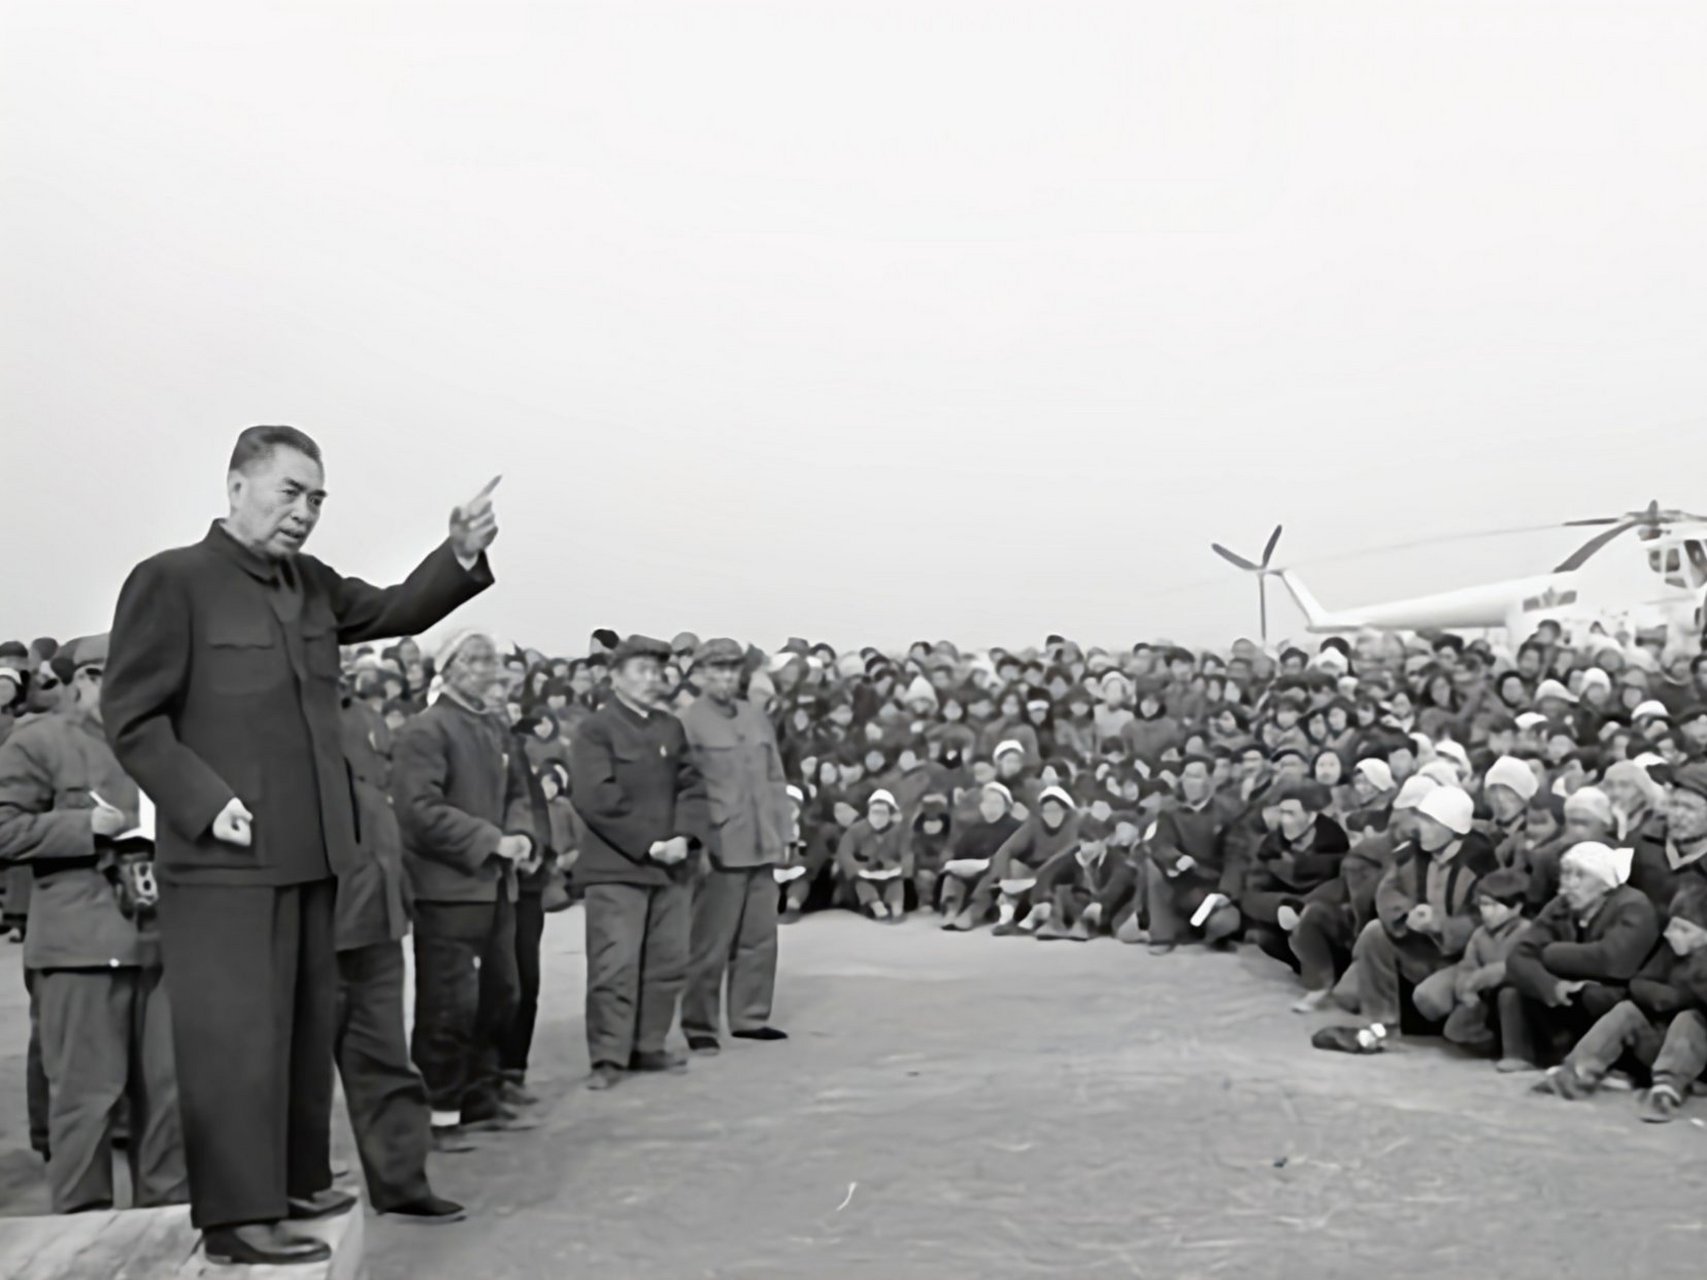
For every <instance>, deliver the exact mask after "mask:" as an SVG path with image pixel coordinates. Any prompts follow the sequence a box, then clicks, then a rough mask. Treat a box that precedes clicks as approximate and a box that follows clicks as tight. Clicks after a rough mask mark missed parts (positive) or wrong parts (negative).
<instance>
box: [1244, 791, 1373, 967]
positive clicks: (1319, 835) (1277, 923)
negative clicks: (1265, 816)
mask: <svg viewBox="0 0 1707 1280" xmlns="http://www.w3.org/2000/svg"><path fill="white" fill-rule="evenodd" d="M1277 799H1278V802H1279V803H1278V805H1277V813H1276V815H1275V827H1274V829H1273V830H1272V831H1270V832H1269V833H1268V835H1267V836H1265V837H1264V838H1263V841H1262V843H1261V844H1260V845H1258V846H1257V852H1256V857H1255V858H1254V859H1253V860H1252V862H1251V865H1250V867H1249V868H1248V869H1247V870H1246V872H1245V877H1244V884H1243V885H1242V886H1241V891H1240V894H1239V914H1240V915H1241V916H1242V917H1243V918H1244V921H1245V940H1246V941H1247V942H1254V943H1256V945H1257V946H1258V947H1260V948H1261V949H1262V951H1263V953H1264V954H1265V955H1268V956H1270V957H1272V958H1274V959H1276V960H1279V961H1280V962H1281V963H1282V964H1285V965H1287V966H1288V967H1290V968H1293V969H1296V968H1297V967H1298V961H1297V960H1296V959H1295V958H1294V956H1293V954H1292V946H1291V943H1290V940H1289V938H1290V935H1291V933H1292V931H1293V929H1295V928H1296V927H1297V925H1298V919H1299V917H1300V915H1302V913H1303V911H1304V909H1305V907H1306V906H1308V905H1310V904H1312V903H1315V902H1324V903H1326V902H1336V901H1343V900H1344V897H1345V893H1344V883H1343V882H1342V881H1341V880H1340V879H1339V871H1340V859H1341V858H1343V857H1344V856H1345V851H1346V848H1347V844H1348V842H1347V840H1346V834H1345V829H1344V828H1343V827H1341V826H1340V824H1339V823H1338V822H1336V821H1335V820H1334V819H1333V818H1332V817H1331V816H1330V815H1329V813H1328V809H1329V808H1330V807H1331V806H1332V804H1333V795H1332V793H1331V792H1330V791H1329V790H1328V788H1327V787H1325V786H1323V785H1322V784H1321V783H1319V782H1297V783H1293V784H1292V785H1291V786H1290V787H1288V788H1286V789H1285V790H1284V791H1282V792H1281V793H1280V795H1279V796H1278V797H1277Z"/></svg>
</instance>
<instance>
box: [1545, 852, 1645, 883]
mask: <svg viewBox="0 0 1707 1280" xmlns="http://www.w3.org/2000/svg"><path fill="white" fill-rule="evenodd" d="M1634 857H1635V852H1634V850H1631V849H1614V848H1613V847H1612V846H1611V845H1605V844H1601V843H1600V841H1598V840H1585V841H1583V842H1582V843H1581V844H1574V845H1572V846H1571V848H1570V851H1569V852H1568V853H1566V854H1565V856H1564V859H1563V862H1562V863H1561V865H1566V864H1568V865H1570V866H1573V867H1575V868H1576V869H1577V870H1578V871H1581V872H1582V873H1583V874H1584V875H1588V876H1593V877H1594V878H1595V879H1596V880H1598V881H1600V882H1601V883H1602V884H1604V885H1605V886H1606V887H1607V888H1608V889H1616V888H1618V886H1619V885H1621V884H1623V883H1624V882H1625V881H1626V880H1628V879H1629V878H1630V863H1631V860H1632V859H1633V858H1634Z"/></svg>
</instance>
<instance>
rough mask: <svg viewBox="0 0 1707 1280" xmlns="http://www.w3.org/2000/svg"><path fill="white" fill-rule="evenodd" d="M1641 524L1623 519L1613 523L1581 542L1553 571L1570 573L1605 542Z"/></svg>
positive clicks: (1579, 566) (1638, 521) (1583, 563)
mask: <svg viewBox="0 0 1707 1280" xmlns="http://www.w3.org/2000/svg"><path fill="white" fill-rule="evenodd" d="M1641 525H1642V521H1640V520H1625V521H1622V522H1620V523H1618V524H1615V525H1613V526H1612V528H1610V529H1608V530H1606V531H1605V532H1604V533H1597V534H1595V535H1594V537H1592V538H1590V539H1589V540H1588V541H1587V542H1585V543H1583V544H1582V546H1580V547H1578V548H1577V549H1576V550H1575V551H1573V552H1571V554H1570V555H1569V556H1568V557H1567V558H1566V559H1564V560H1562V561H1560V562H1559V565H1558V567H1557V568H1555V569H1554V570H1553V572H1554V573H1571V572H1574V571H1575V570H1577V569H1580V568H1582V567H1583V565H1585V564H1587V563H1588V560H1589V557H1590V556H1592V555H1594V553H1595V552H1597V551H1599V550H1600V549H1601V548H1602V547H1604V546H1605V545H1606V544H1607V543H1609V542H1611V541H1612V540H1613V539H1614V538H1616V537H1618V535H1619V534H1622V533H1626V532H1628V531H1629V530H1631V529H1636V528H1640V527H1641Z"/></svg>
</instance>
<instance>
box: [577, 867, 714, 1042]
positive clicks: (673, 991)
mask: <svg viewBox="0 0 1707 1280" xmlns="http://www.w3.org/2000/svg"><path fill="white" fill-rule="evenodd" d="M586 909H587V1056H588V1058H589V1059H590V1060H591V1062H592V1064H593V1065H594V1066H595V1067H596V1066H599V1065H601V1064H602V1065H606V1066H612V1067H627V1066H628V1063H629V1059H630V1058H631V1057H633V1055H634V1054H636V1053H656V1052H658V1051H659V1050H661V1049H663V1047H664V1038H665V1037H666V1036H668V1035H669V1034H670V1024H671V1023H673V1022H674V1021H675V1019H676V1001H677V1000H678V999H679V998H680V997H681V994H682V986H683V984H684V983H685V981H686V979H687V967H688V948H689V939H690V937H691V928H692V926H691V923H690V921H691V920H692V915H693V913H692V906H691V902H690V899H689V896H688V887H687V886H686V885H681V884H670V885H663V886H661V887H658V888H644V887H641V886H639V885H629V884H592V885H588V886H587V908H586Z"/></svg>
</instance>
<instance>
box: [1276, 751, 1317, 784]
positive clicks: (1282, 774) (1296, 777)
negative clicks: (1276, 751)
mask: <svg viewBox="0 0 1707 1280" xmlns="http://www.w3.org/2000/svg"><path fill="white" fill-rule="evenodd" d="M1308 769H1309V766H1308V765H1306V764H1305V763H1304V757H1303V756H1297V755H1286V756H1281V757H1280V759H1279V760H1277V761H1276V762H1275V766H1274V776H1275V777H1277V778H1279V779H1280V780H1281V781H1282V782H1302V781H1303V780H1304V778H1305V775H1306V773H1307V772H1308Z"/></svg>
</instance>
